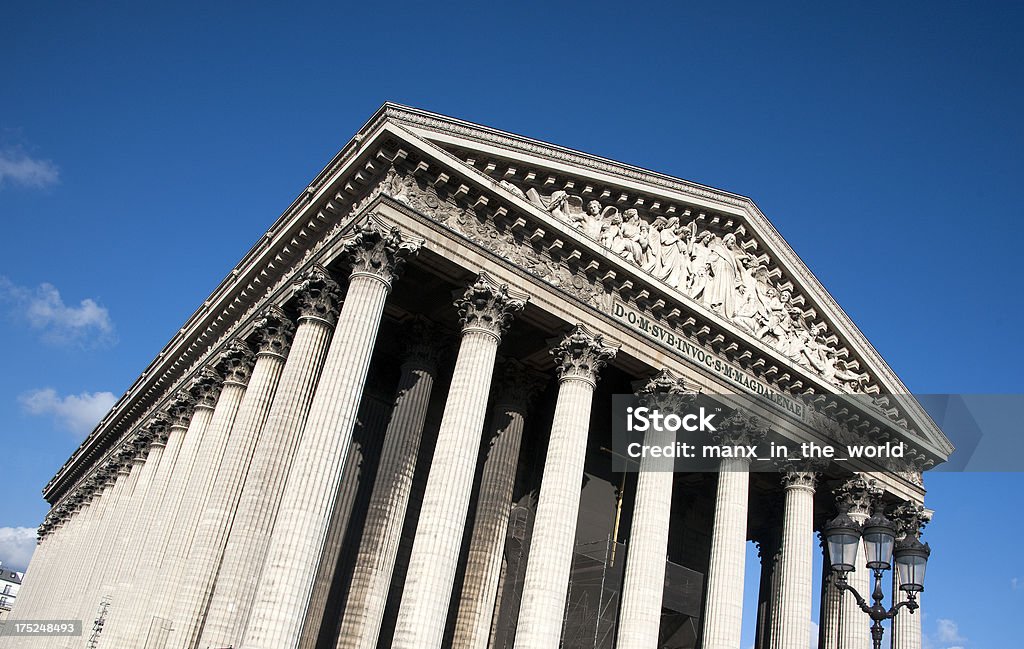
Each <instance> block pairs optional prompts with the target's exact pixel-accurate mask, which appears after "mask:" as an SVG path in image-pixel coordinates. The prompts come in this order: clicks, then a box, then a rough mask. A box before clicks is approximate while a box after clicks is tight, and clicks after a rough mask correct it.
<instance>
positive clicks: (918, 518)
mask: <svg viewBox="0 0 1024 649" xmlns="http://www.w3.org/2000/svg"><path fill="white" fill-rule="evenodd" d="M889 520H891V521H892V523H893V525H894V526H895V527H896V536H897V537H903V536H907V535H908V534H917V535H919V534H921V531H922V530H923V529H924V527H925V525H927V524H928V523H929V522H931V520H932V515H931V512H930V511H928V510H927V509H925V508H924V505H919V504H917V503H915V502H909V501H908V502H904V503H901V504H899V505H896V507H895V508H894V509H893V510H892V513H891V514H890V515H889Z"/></svg>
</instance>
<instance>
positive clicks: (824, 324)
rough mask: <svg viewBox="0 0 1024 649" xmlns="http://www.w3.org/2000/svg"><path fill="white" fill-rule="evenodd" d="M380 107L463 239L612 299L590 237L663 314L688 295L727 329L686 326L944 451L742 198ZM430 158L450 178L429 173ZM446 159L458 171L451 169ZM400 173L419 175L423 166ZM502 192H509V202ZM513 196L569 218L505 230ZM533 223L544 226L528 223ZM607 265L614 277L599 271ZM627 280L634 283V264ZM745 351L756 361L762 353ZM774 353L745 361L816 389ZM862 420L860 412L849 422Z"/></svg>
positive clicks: (943, 443)
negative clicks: (856, 401)
mask: <svg viewBox="0 0 1024 649" xmlns="http://www.w3.org/2000/svg"><path fill="white" fill-rule="evenodd" d="M379 119H380V122H379V123H378V124H377V125H379V124H380V123H385V122H387V123H392V124H394V127H395V131H397V132H401V133H403V135H404V134H408V136H409V137H410V138H412V139H413V140H415V141H417V142H418V143H419V146H418V148H419V149H420V152H421V153H426V154H427V156H428V159H427V161H428V162H430V163H431V164H433V167H431V169H430V171H429V172H423V174H422V177H423V179H426V181H427V182H426V187H427V192H428V193H430V191H431V190H433V189H435V188H437V189H438V190H440V191H439V193H438V192H435V198H434V199H432V200H439V199H438V198H436V196H437V195H440V196H441V197H443V198H447V199H451V197H452V196H455V197H456V198H458V197H459V196H460V195H462V200H456V201H455V203H456V204H460V205H462V207H461V208H460V209H461V212H462V213H461V214H456V215H455V216H454V218H455V220H454V221H453V222H452V223H453V224H455V225H456V226H457V227H453V229H458V230H459V231H461V232H463V234H466V233H467V232H468V233H469V234H466V236H468V238H470V239H473V240H474V241H477V242H478V243H481V244H482V245H484V246H485V247H487V248H489V249H491V250H492V251H495V252H496V253H498V254H500V255H501V256H503V257H506V258H508V259H509V260H511V261H513V263H517V264H519V265H521V266H523V267H524V268H527V269H528V270H529V271H530V272H531V273H533V274H535V275H538V276H540V277H543V278H544V279H545V281H548V282H549V283H552V284H554V285H556V286H559V287H560V288H565V289H566V290H567V292H569V293H571V294H573V295H575V296H577V297H578V298H579V299H581V300H582V301H584V302H585V303H588V304H591V305H593V306H595V307H596V308H599V309H601V310H602V311H605V312H608V309H609V307H610V305H611V304H612V302H614V301H615V299H616V297H618V298H619V299H623V298H624V297H625V296H626V295H627V293H626V291H627V290H629V289H628V288H627V287H628V286H629V285H630V284H631V282H630V281H629V276H628V275H624V274H623V272H622V271H619V270H618V269H617V268H615V269H614V272H606V270H605V268H606V267H608V266H609V264H606V263H605V262H602V261H601V259H600V258H598V260H597V261H598V264H599V265H600V267H601V270H599V271H598V272H597V274H596V275H595V274H594V273H593V272H591V269H590V267H592V266H594V265H595V262H594V260H593V258H589V259H588V255H589V254H590V253H589V252H588V249H587V248H585V247H584V246H583V244H582V242H584V241H589V242H590V246H591V248H590V249H593V248H594V247H596V248H597V249H599V250H601V251H602V253H601V254H602V255H603V256H604V257H605V258H615V259H618V260H620V261H621V262H624V263H626V264H628V265H629V266H631V267H632V268H634V269H635V271H636V272H637V273H638V274H639V277H646V278H649V279H650V280H653V282H655V284H654V285H653V287H654V288H652V285H651V284H647V280H642V282H641V283H640V285H641V286H642V285H643V284H647V287H648V288H650V289H651V293H652V294H653V293H654V292H655V288H657V287H658V286H661V287H664V288H667V289H669V290H668V291H667V292H666V293H665V294H663V295H661V296H660V297H661V298H663V299H658V298H659V296H658V295H653V296H652V297H651V298H650V300H649V301H647V300H645V299H644V294H646V293H647V291H646V290H643V289H641V290H639V291H637V290H635V288H634V289H633V290H634V292H633V294H632V299H633V300H634V301H635V302H636V304H637V305H638V306H640V307H642V308H650V310H651V313H652V314H653V315H654V316H655V317H657V318H658V319H659V320H661V319H662V318H668V321H669V322H670V323H671V322H675V323H676V324H677V325H681V326H683V327H684V328H686V327H687V326H688V325H689V326H692V324H691V323H692V322H693V318H690V317H687V309H686V308H682V307H683V305H685V306H686V307H688V308H691V309H692V311H700V312H703V313H706V314H707V316H706V317H707V318H709V319H710V321H716V320H717V321H719V322H722V321H724V322H728V323H729V325H731V328H730V327H724V328H722V327H720V328H719V330H718V331H715V329H716V325H714V324H711V323H710V322H709V324H710V327H711V330H712V333H711V334H710V335H707V334H703V332H706V331H707V327H704V326H702V324H701V319H702V318H701V317H697V325H696V328H692V329H690V330H689V331H690V333H691V335H692V334H693V333H696V334H697V337H698V338H699V339H700V341H701V342H702V343H703V344H705V345H706V346H710V348H712V349H714V350H715V351H716V352H718V353H722V352H725V353H726V358H728V359H733V360H737V359H738V360H739V361H740V363H741V365H745V366H748V367H749V365H747V364H749V363H751V362H753V361H751V360H750V357H749V355H748V354H747V353H746V352H744V351H743V350H744V349H751V347H750V346H749V341H753V342H755V343H756V344H757V345H761V346H762V347H763V348H767V349H771V350H772V351H773V352H774V353H775V354H776V356H777V357H781V358H784V359H785V360H786V363H785V364H786V365H788V366H789V368H794V369H799V371H800V372H803V373H804V374H806V375H810V376H814V377H816V378H817V379H818V380H819V381H821V382H823V383H825V384H827V385H830V386H832V390H834V391H835V392H836V393H838V394H850V395H863V396H864V400H865V402H867V403H870V404H871V409H872V410H874V411H875V412H877V413H878V414H879V415H880V416H881V418H882V420H883V421H885V422H888V423H887V424H884V425H883V428H886V427H888V426H890V425H891V426H892V427H894V428H896V429H903V430H904V431H907V432H909V434H910V435H911V436H918V437H920V438H922V439H924V440H927V441H928V443H929V444H930V445H931V447H932V448H933V449H935V450H937V451H939V453H940V454H942V453H943V451H944V452H945V453H948V452H949V451H950V450H952V446H951V445H950V444H949V442H948V440H946V439H945V437H944V436H943V435H942V433H941V431H940V430H938V428H937V427H936V426H935V425H934V423H933V422H931V420H930V419H929V418H928V416H927V414H926V413H925V412H924V410H923V409H922V408H921V407H920V405H919V404H918V403H917V402H916V400H914V399H913V397H908V396H903V397H899V396H895V395H907V393H908V391H907V389H906V388H905V387H904V386H903V385H902V383H900V381H899V379H898V378H897V377H896V376H895V374H894V373H893V372H892V370H891V369H889V368H888V367H887V366H886V365H885V363H884V361H883V360H882V359H881V358H880V357H879V356H878V354H877V352H875V351H874V349H873V348H871V346H870V344H869V343H868V342H867V341H866V340H865V339H864V338H863V334H861V333H860V332H859V330H857V328H856V327H855V326H854V325H853V324H852V322H850V321H849V318H848V317H847V316H846V315H845V314H844V313H843V312H842V310H841V308H840V307H839V306H838V305H836V304H835V302H834V300H833V299H832V297H831V296H830V295H828V293H827V291H825V290H824V288H823V287H821V285H820V283H818V282H817V280H816V279H814V277H813V275H812V274H811V273H810V271H809V270H808V269H807V268H806V266H804V265H803V264H802V262H800V260H799V258H798V257H797V256H796V254H795V253H794V252H793V251H792V250H791V249H789V247H788V245H786V243H785V242H784V241H783V240H782V238H781V237H780V236H779V234H778V233H777V232H776V231H775V230H774V228H772V226H771V225H770V224H768V222H767V220H766V219H765V218H764V216H763V215H762V214H761V213H760V211H759V210H757V208H756V206H754V205H753V203H752V202H750V201H749V200H748V199H746V198H744V197H741V196H736V195H733V194H728V193H727V192H719V191H716V190H712V189H711V188H704V187H701V186H699V185H694V184H692V183H686V181H680V180H678V179H674V178H670V177H668V176H663V175H660V174H656V173H654V172H648V171H645V170H641V169H637V168H634V167H628V165H621V164H619V163H615V162H613V161H609V160H605V159H601V158H597V157H594V156H588V155H587V154H582V153H579V152H575V151H571V150H567V149H563V148H561V147H557V146H553V145H547V144H545V143H542V142H536V141H534V140H529V139H528V138H522V137H520V136H515V135H511V134H508V133H503V132H501V131H495V130H493V129H488V128H486V127H480V126H477V125H473V124H468V123H465V122H459V121H458V120H452V119H450V118H445V117H442V116H436V115H432V114H429V113H423V112H420V111H414V110H409V109H405V108H402V107H389V106H385V107H384V108H383V109H382V110H381V111H380V113H379ZM371 125H374V126H376V125H375V124H374V123H373V122H371ZM435 152H436V153H435ZM415 158H416V156H415V155H414V156H413V158H411V159H410V160H414V159H415ZM414 164H423V163H422V162H415V160H414ZM438 165H440V166H438ZM449 165H454V167H452V166H449ZM446 167H447V168H446ZM438 171H445V172H447V175H451V178H447V177H444V178H442V177H439V176H437V175H436V172H438ZM452 171H456V172H458V173H465V174H466V175H465V176H464V177H462V178H457V177H456V175H453V174H452ZM410 175H412V176H414V177H415V178H416V179H420V177H421V174H420V170H419V169H416V170H413V171H412V172H411V174H410ZM444 175H445V174H442V176H444ZM487 181H490V182H487ZM406 182H410V181H409V180H407V181H406ZM397 193H398V194H401V191H400V190H398V192H397ZM487 194H491V199H490V200H491V202H490V204H489V205H488V204H487V200H486V198H484V195H487ZM495 194H496V195H497V196H495ZM502 194H504V195H505V197H506V198H507V197H515V199H516V200H515V201H507V200H505V199H503V198H502V197H501V195H502ZM399 200H401V199H399ZM510 203H512V204H510ZM515 203H518V204H515ZM523 205H529V206H530V208H532V210H533V213H534V214H535V215H541V214H543V215H546V216H547V217H548V218H549V220H551V221H555V222H558V223H561V224H563V225H564V226H565V227H563V228H558V229H557V230H556V228H554V227H553V226H545V225H544V224H542V223H541V224H538V223H536V222H535V221H534V220H532V219H530V218H527V219H526V220H527V221H528V222H529V224H528V225H527V226H526V229H527V230H529V231H528V232H523V231H518V232H515V233H513V232H511V231H510V229H509V228H508V222H509V221H513V220H522V219H519V218H518V217H520V216H521V215H522V214H523V209H522V206H523ZM453 214H454V213H453ZM488 221H490V223H488ZM537 225H540V226H541V227H540V228H538V229H537V230H535V231H534V230H533V228H535V227H536V226H537ZM512 229H514V226H513V228H512ZM542 229H543V230H546V231H547V233H546V235H545V234H544V233H542V231H541V230H542ZM524 235H525V239H524ZM567 236H568V237H570V238H567ZM531 237H539V238H538V239H531ZM572 237H575V238H576V239H578V241H573V240H571V238H572ZM581 251H582V255H583V259H582V261H580V260H579V257H578V255H579V254H580V252H581ZM567 252H568V253H569V256H568V257H567V256H566V254H565V253H567ZM572 255H577V259H576V261H573V257H572ZM588 264H589V266H587V265H588ZM584 266H587V268H584ZM611 266H612V267H613V268H614V266H613V265H611ZM615 273H618V277H617V278H614V279H613V280H611V281H610V282H609V281H608V276H609V275H614V274H615ZM632 283H633V284H637V283H638V282H637V277H633V282H632ZM658 290H659V292H660V291H661V289H658ZM637 293H639V295H638V294H637ZM616 294H618V296H616ZM673 302H675V304H673ZM676 305H679V308H681V309H682V316H679V315H678V314H679V309H677V308H673V307H674V306H676ZM673 315H675V316H676V318H677V319H676V320H674V321H673V320H672V317H673ZM730 332H731V333H730ZM738 332H741V334H739V335H740V337H741V338H745V339H746V342H745V341H743V340H740V341H739V352H736V351H733V352H732V353H731V355H730V353H729V352H730V350H735V349H736V345H735V344H734V343H733V342H732V341H736V340H737V338H736V336H737V334H738ZM723 335H724V339H723ZM723 340H724V342H723ZM753 353H754V360H756V359H757V355H758V352H756V351H754V352H753ZM744 356H746V357H747V360H745V361H744ZM772 363H773V361H772V360H771V359H768V360H767V365H765V364H762V365H761V366H760V369H759V368H758V363H753V367H752V368H751V369H752V370H753V371H755V373H758V374H759V375H762V376H765V375H763V374H761V373H762V372H765V371H767V372H768V374H767V375H766V376H765V377H766V378H767V379H768V380H771V381H773V382H776V380H777V379H778V378H783V379H784V380H783V381H782V382H781V383H780V384H779V385H780V387H781V388H782V389H783V390H786V391H789V392H791V393H793V394H800V393H803V394H805V395H806V394H810V393H815V394H817V393H819V392H820V390H821V389H820V388H818V387H812V386H810V385H809V384H808V382H807V381H806V379H805V380H803V381H801V380H797V378H796V377H797V373H795V372H793V369H787V367H785V366H784V365H783V364H779V361H778V360H775V361H774V363H775V364H777V365H778V368H777V370H776V368H775V367H772ZM773 371H776V372H777V373H776V374H774V375H773V374H772V372H773ZM825 394H827V391H826V392H825ZM887 395H889V396H887ZM890 397H891V398H890ZM839 410H840V411H841V410H842V408H839ZM863 426H864V423H863V422H858V423H857V427H858V430H864V429H863ZM869 430H870V429H869ZM926 431H927V432H926Z"/></svg>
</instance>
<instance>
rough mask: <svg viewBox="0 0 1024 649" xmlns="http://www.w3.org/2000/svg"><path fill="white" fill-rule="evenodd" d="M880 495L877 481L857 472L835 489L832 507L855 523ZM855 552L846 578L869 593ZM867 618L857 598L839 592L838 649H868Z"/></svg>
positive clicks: (862, 565)
mask: <svg viewBox="0 0 1024 649" xmlns="http://www.w3.org/2000/svg"><path fill="white" fill-rule="evenodd" d="M881 495H882V489H881V487H879V486H878V484H877V483H876V482H875V481H874V480H873V479H869V478H865V477H864V476H863V475H857V476H854V477H853V478H851V479H850V480H848V481H846V482H845V483H843V484H842V485H840V486H839V488H837V489H836V490H835V497H836V507H837V508H838V509H839V511H840V512H844V513H846V514H847V515H848V516H849V517H850V518H852V519H853V520H854V522H856V523H857V524H858V525H863V524H864V521H866V520H867V519H868V517H869V516H871V506H872V503H873V501H875V500H876V499H878V498H879V497H880V496H881ZM859 550H860V551H859V552H858V553H857V561H856V563H855V566H854V569H853V571H852V572H850V573H848V574H847V575H846V580H847V582H849V584H850V585H851V586H853V587H854V588H856V589H857V592H858V593H870V592H871V587H872V585H871V583H870V582H871V576H870V574H869V571H868V569H867V567H866V566H865V562H866V561H867V560H866V558H865V557H864V552H863V548H860V549H859ZM870 629H871V618H869V617H868V616H867V614H866V613H865V612H864V611H862V610H860V606H858V605H857V600H856V599H854V597H853V595H852V594H851V593H848V592H843V593H840V595H839V634H838V637H839V649H871V633H870Z"/></svg>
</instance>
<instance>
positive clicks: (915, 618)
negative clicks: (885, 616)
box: [890, 570, 922, 649]
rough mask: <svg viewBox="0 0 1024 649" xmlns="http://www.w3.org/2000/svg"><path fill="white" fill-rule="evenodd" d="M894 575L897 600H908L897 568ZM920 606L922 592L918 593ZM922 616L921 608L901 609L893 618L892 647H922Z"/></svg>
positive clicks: (915, 648)
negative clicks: (914, 609)
mask: <svg viewBox="0 0 1024 649" xmlns="http://www.w3.org/2000/svg"><path fill="white" fill-rule="evenodd" d="M892 572H893V575H892V592H894V593H896V597H895V598H894V599H895V601H896V602H905V601H907V593H906V592H905V591H902V590H900V577H899V573H898V571H896V570H893V571H892ZM917 602H918V606H920V603H921V593H918V594H917ZM921 616H922V611H921V609H920V608H918V610H916V611H914V612H913V613H911V612H910V611H909V610H907V609H906V608H903V609H901V610H900V612H899V613H898V614H897V615H896V617H895V618H893V620H892V626H891V630H892V639H891V642H890V646H891V647H892V649H921V619H922V618H921Z"/></svg>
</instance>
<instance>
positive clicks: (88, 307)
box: [0, 276, 115, 345]
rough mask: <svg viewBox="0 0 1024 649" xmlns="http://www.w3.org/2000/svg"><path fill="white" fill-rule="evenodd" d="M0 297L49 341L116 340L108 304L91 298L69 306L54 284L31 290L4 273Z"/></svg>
mask: <svg viewBox="0 0 1024 649" xmlns="http://www.w3.org/2000/svg"><path fill="white" fill-rule="evenodd" d="M0 300H3V301H5V302H8V303H9V304H10V305H11V306H12V314H13V315H14V316H15V317H17V318H19V319H23V320H24V321H26V322H27V323H28V325H29V326H30V327H31V328H32V329H35V330H36V331H38V332H39V333H40V335H41V336H42V338H43V340H45V341H47V342H50V343H55V344H70V343H78V344H82V345H88V344H92V345H97V344H108V343H112V342H113V341H114V339H115V336H114V323H113V321H112V320H111V319H110V312H109V311H107V309H106V307H102V306H100V305H99V304H97V303H96V301H95V300H93V299H91V298H86V299H84V300H82V301H81V302H79V303H78V306H69V305H67V304H65V303H64V299H63V298H62V297H61V295H60V291H58V290H57V288H56V287H55V286H54V285H53V284H48V283H43V284H40V285H39V286H37V287H36V288H34V289H31V288H27V287H24V286H18V285H17V284H15V283H13V282H12V281H11V280H9V279H7V278H6V277H3V276H0Z"/></svg>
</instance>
